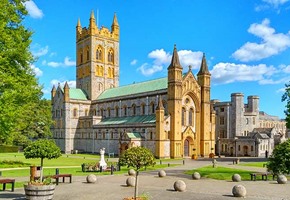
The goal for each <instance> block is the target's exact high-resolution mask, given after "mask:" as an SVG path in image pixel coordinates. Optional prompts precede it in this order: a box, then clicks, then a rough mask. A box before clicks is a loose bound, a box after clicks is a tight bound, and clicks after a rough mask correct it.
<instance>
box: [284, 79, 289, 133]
mask: <svg viewBox="0 0 290 200" xmlns="http://www.w3.org/2000/svg"><path fill="white" fill-rule="evenodd" d="M282 101H286V106H285V107H286V110H285V111H284V113H285V115H286V126H287V128H289V129H290V81H289V83H288V84H285V93H284V94H283V96H282Z"/></svg>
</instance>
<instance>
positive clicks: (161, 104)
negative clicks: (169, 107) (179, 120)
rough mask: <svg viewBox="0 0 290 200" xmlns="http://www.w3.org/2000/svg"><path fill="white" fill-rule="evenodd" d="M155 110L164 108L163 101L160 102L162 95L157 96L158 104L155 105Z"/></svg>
mask: <svg viewBox="0 0 290 200" xmlns="http://www.w3.org/2000/svg"><path fill="white" fill-rule="evenodd" d="M156 110H164V106H163V103H162V97H161V96H159V101H158V105H157V108H156Z"/></svg>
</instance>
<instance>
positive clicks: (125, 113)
mask: <svg viewBox="0 0 290 200" xmlns="http://www.w3.org/2000/svg"><path fill="white" fill-rule="evenodd" d="M123 112H124V116H127V106H126V105H125V106H124V107H123Z"/></svg>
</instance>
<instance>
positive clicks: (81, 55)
mask: <svg viewBox="0 0 290 200" xmlns="http://www.w3.org/2000/svg"><path fill="white" fill-rule="evenodd" d="M80 63H83V53H81V54H80Z"/></svg>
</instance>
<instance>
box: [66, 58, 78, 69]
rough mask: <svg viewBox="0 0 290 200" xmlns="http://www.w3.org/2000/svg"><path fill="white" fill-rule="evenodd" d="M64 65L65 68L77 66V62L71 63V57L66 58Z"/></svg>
mask: <svg viewBox="0 0 290 200" xmlns="http://www.w3.org/2000/svg"><path fill="white" fill-rule="evenodd" d="M64 65H65V66H68V67H70V66H75V65H76V62H75V61H71V60H70V58H69V57H65V58H64Z"/></svg>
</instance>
